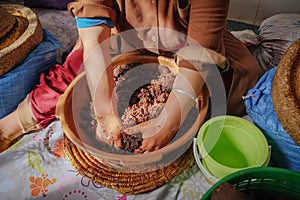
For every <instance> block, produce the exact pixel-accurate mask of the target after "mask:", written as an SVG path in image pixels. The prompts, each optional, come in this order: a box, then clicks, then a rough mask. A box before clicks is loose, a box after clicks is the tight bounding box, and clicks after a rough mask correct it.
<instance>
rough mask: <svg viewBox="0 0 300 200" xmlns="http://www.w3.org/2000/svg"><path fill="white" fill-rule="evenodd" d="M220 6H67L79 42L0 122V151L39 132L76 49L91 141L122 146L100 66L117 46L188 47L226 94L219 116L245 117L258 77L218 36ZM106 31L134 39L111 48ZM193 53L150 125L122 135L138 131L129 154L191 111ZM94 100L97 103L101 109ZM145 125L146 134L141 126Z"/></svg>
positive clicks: (178, 2)
mask: <svg viewBox="0 0 300 200" xmlns="http://www.w3.org/2000/svg"><path fill="white" fill-rule="evenodd" d="M228 7H229V0H134V1H133V0H113V1H112V0H78V1H75V2H72V3H70V4H69V5H68V10H69V12H70V13H71V14H72V15H73V16H75V17H76V21H77V27H78V31H79V36H80V40H79V42H78V44H77V45H76V46H75V48H74V51H73V52H72V53H71V54H70V55H69V57H68V59H67V61H66V63H65V64H64V65H63V66H62V67H61V66H54V67H53V69H52V70H51V71H50V73H49V74H47V75H42V76H41V83H40V84H39V85H38V86H37V87H36V89H34V90H33V91H32V92H31V93H30V94H29V96H28V98H27V99H25V100H24V101H23V102H22V103H21V104H20V106H19V107H18V109H17V110H16V111H14V112H13V113H11V114H10V115H8V116H7V117H5V118H3V119H1V120H0V130H1V131H2V133H1V138H2V139H1V140H0V141H1V143H0V145H1V149H2V150H5V149H6V148H7V147H8V146H9V144H10V141H12V140H13V139H15V138H16V137H18V136H20V135H22V134H24V133H27V132H30V131H32V130H36V129H39V128H43V127H45V126H47V125H48V124H49V123H50V122H51V121H53V120H54V119H55V106H56V101H57V98H58V96H59V95H60V94H62V93H63V91H64V89H65V88H66V86H67V85H68V84H69V83H70V82H71V80H73V78H74V77H75V76H76V73H77V70H78V69H79V67H80V65H81V62H82V53H81V52H82V51H81V50H77V49H81V48H83V60H84V61H85V62H84V67H85V70H86V73H87V79H88V85H89V88H90V92H91V95H92V97H93V102H94V110H95V114H96V116H97V121H98V129H97V133H96V138H97V139H98V140H101V141H104V142H107V143H110V144H113V145H115V146H116V147H122V142H121V134H120V130H121V122H120V119H119V118H118V116H116V114H114V112H113V110H114V108H112V106H111V103H112V94H113V93H112V90H113V83H112V81H113V79H112V70H110V69H107V68H106V66H107V65H108V64H109V62H110V59H111V58H110V56H111V54H110V52H111V51H109V49H110V48H113V49H114V50H115V51H117V52H118V51H119V52H120V51H121V52H122V50H120V49H124V48H125V49H127V48H128V49H130V48H131V47H133V48H134V46H135V45H136V44H138V45H140V46H143V47H145V49H147V50H148V51H149V52H152V53H156V54H158V55H159V54H165V53H166V52H168V51H173V52H174V51H177V50H178V51H179V52H181V53H182V54H183V55H187V57H189V52H191V51H190V50H189V49H188V48H186V47H187V46H189V45H191V43H194V42H196V43H197V44H199V45H201V46H202V47H204V48H205V49H206V50H207V52H208V54H209V55H210V56H211V57H212V58H213V62H215V64H216V65H218V66H219V67H220V73H221V75H222V78H223V81H224V86H225V90H226V94H227V114H233V115H238V116H240V115H243V114H245V108H244V105H243V101H242V96H243V95H244V94H246V92H247V91H248V90H249V89H250V88H251V87H252V86H254V84H255V83H256V81H257V80H258V78H259V76H260V75H261V73H262V72H261V69H260V67H259V65H258V63H257V62H256V61H255V59H254V58H253V57H252V55H251V54H250V52H249V51H248V49H247V48H246V47H245V46H244V45H243V44H242V43H241V42H240V41H239V40H237V39H236V38H234V36H233V35H231V34H230V33H229V32H228V31H226V21H227V14H228ZM112 27H114V30H115V31H118V32H121V33H122V32H124V31H128V30H136V34H135V35H134V39H133V38H132V37H131V36H132V35H130V37H126V36H125V37H122V38H121V39H120V41H118V43H117V45H112V46H109V45H110V44H108V42H107V41H108V40H107V39H108V38H110V36H111V33H112V30H111V28H112ZM161 30H164V31H161ZM166 30H170V31H166ZM176 33H177V34H176ZM182 35H187V37H182ZM100 44H101V45H100ZM115 44H116V43H115ZM192 52H193V51H192ZM95 55H97V56H95ZM195 56H196V57H197V58H196V59H191V60H193V62H192V64H191V62H180V61H179V62H178V63H179V67H180V70H179V72H178V75H177V77H176V79H175V82H174V85H173V90H172V92H171V94H170V96H169V99H168V101H167V102H166V104H165V107H164V110H163V111H162V113H161V114H160V115H159V116H158V117H157V118H155V119H153V120H151V121H150V122H146V123H144V124H140V125H138V126H135V127H132V128H129V129H127V130H126V132H127V133H129V134H135V133H137V132H142V133H143V136H144V139H143V142H142V145H141V146H140V148H139V149H137V150H136V152H137V153H143V152H149V151H154V150H156V149H159V148H161V147H163V146H165V145H166V144H167V143H168V142H169V141H170V140H171V139H172V137H173V135H174V133H175V132H176V130H177V128H178V126H179V124H180V122H181V116H182V115H183V116H184V115H185V111H186V110H189V109H190V108H191V106H192V104H193V97H194V96H197V95H198V94H199V93H200V91H201V89H202V87H203V85H204V82H205V80H204V79H205V77H202V76H201V75H200V74H199V71H201V70H202V58H201V56H200V57H199V56H197V55H195ZM183 60H185V59H183ZM195 60H197V62H194V61H195ZM187 61H189V60H188V59H187ZM213 62H212V64H214V63H213ZM228 64H229V65H228ZM61 77H67V78H61ZM99 77H101V78H100V79H99ZM57 78H59V80H60V81H57V80H56V79H57ZM57 87H58V88H59V90H57V89H56V88H57ZM49 97H50V98H51V99H49ZM45 99H47V101H45ZM97 99H101V104H99V101H97ZM44 102H47V106H45V105H43V103H44ZM183 108H184V109H183ZM24 116H26V117H24ZM17 119H19V120H17ZM28 119H30V120H28ZM18 121H19V123H18ZM8 123H9V124H10V125H9V127H8V126H7V124H8ZM4 124H6V126H4ZM149 124H150V125H151V129H149V128H147V129H145V128H143V127H145V126H147V125H149ZM150 131H151V132H150ZM166 133H167V134H166ZM162 138H163V139H162ZM3 141H6V142H3Z"/></svg>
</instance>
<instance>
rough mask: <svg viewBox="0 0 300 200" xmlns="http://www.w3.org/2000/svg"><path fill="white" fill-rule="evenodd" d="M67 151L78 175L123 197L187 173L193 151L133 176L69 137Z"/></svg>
mask: <svg viewBox="0 0 300 200" xmlns="http://www.w3.org/2000/svg"><path fill="white" fill-rule="evenodd" d="M64 151H65V153H66V156H67V158H68V159H69V161H70V162H71V164H72V165H73V166H74V167H75V168H76V169H77V171H78V173H79V174H81V175H82V176H85V177H87V178H89V179H90V180H91V181H93V182H94V183H97V184H99V185H101V186H104V187H108V188H112V189H114V190H116V191H118V192H119V193H121V194H140V193H143V192H148V191H151V190H153V189H155V188H158V187H159V186H162V185H163V184H165V183H167V182H169V181H170V180H171V179H172V178H174V177H175V176H177V175H178V174H180V173H181V172H182V171H183V170H185V169H186V167H187V166H188V165H189V163H190V161H191V160H192V158H193V152H192V148H189V149H188V150H187V151H186V152H185V153H184V154H183V155H182V156H181V157H180V158H178V159H177V160H176V161H174V162H173V163H171V164H169V165H167V166H165V167H162V168H160V169H158V170H155V171H149V172H145V173H131V172H126V171H120V170H114V169H111V168H109V167H107V166H105V165H103V164H102V163H100V162H99V161H98V160H97V159H96V158H94V157H93V156H92V155H90V154H89V153H87V152H85V151H83V150H81V149H80V148H77V147H76V145H74V144H73V143H72V142H71V141H70V140H69V139H68V138H67V137H66V136H65V137H64Z"/></svg>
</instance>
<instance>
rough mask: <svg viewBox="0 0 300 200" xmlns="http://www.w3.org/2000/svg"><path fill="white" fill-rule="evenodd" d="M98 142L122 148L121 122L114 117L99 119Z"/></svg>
mask: <svg viewBox="0 0 300 200" xmlns="http://www.w3.org/2000/svg"><path fill="white" fill-rule="evenodd" d="M97 122H98V124H97V130H96V140H98V141H100V142H105V143H107V144H110V145H114V146H115V147H116V148H122V147H123V143H122V135H121V120H120V119H119V118H118V117H115V116H113V115H108V116H105V117H99V116H98V117H97Z"/></svg>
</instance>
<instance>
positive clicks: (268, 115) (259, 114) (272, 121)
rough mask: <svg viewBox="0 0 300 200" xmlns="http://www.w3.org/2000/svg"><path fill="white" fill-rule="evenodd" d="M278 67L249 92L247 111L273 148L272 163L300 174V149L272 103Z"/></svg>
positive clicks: (271, 70) (269, 71) (263, 77)
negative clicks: (273, 85)
mask: <svg viewBox="0 0 300 200" xmlns="http://www.w3.org/2000/svg"><path fill="white" fill-rule="evenodd" d="M276 69H277V67H274V68H271V69H270V70H268V71H267V72H266V73H265V74H264V75H263V76H262V77H261V78H260V80H259V81H258V82H257V84H256V85H255V87H254V88H252V89H251V90H249V91H248V94H247V98H246V99H245V102H244V103H245V106H246V111H247V113H248V115H249V116H250V118H251V119H252V120H253V122H254V123H255V125H257V126H258V127H259V128H260V129H261V130H262V132H263V133H264V134H265V136H266V138H267V140H268V143H269V145H271V146H272V152H271V163H272V164H274V165H276V166H278V167H282V168H288V169H291V170H295V171H298V172H300V147H299V146H298V145H297V144H296V143H295V142H294V140H293V139H292V138H291V136H290V135H289V134H288V133H287V132H286V131H285V130H284V128H283V127H282V125H281V123H280V121H279V119H278V117H277V115H276V113H275V111H274V106H273V102H272V82H273V78H274V74H275V72H276Z"/></svg>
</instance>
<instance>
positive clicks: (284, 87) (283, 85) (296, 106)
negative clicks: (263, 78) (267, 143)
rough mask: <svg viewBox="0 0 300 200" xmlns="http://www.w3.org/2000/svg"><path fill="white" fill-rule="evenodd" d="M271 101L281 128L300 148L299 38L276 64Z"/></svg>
mask: <svg viewBox="0 0 300 200" xmlns="http://www.w3.org/2000/svg"><path fill="white" fill-rule="evenodd" d="M272 100H273V103H274V110H275V112H276V114H277V116H278V119H279V121H280V123H281V124H282V126H283V128H284V129H285V130H286V132H287V133H288V134H289V135H290V136H291V137H292V138H293V139H294V141H295V143H296V144H297V145H298V146H300V132H299V130H300V103H299V102H300V38H299V39H298V40H296V41H294V42H293V43H292V44H291V45H290V47H289V48H288V49H287V50H286V52H285V54H284V55H283V57H282V59H281V60H280V62H279V64H278V67H277V70H276V73H275V76H274V81H273V84H272Z"/></svg>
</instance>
